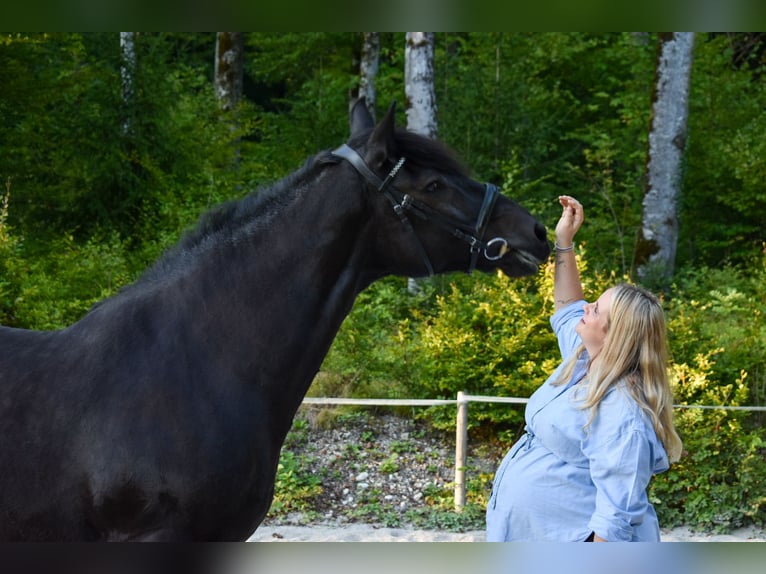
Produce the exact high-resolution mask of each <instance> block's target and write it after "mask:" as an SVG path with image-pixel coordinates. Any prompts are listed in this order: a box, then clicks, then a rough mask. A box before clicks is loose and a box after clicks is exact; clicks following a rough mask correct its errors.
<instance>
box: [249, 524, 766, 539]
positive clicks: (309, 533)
mask: <svg viewBox="0 0 766 574" xmlns="http://www.w3.org/2000/svg"><path fill="white" fill-rule="evenodd" d="M661 536H662V541H663V542H766V531H764V530H761V529H758V528H752V527H750V528H740V529H738V530H734V531H733V532H732V533H730V534H705V533H701V532H692V531H691V530H690V529H689V528H686V527H679V528H673V529H663V530H662V534H661ZM249 542H485V536H484V532H483V531H472V532H445V531H438V530H409V529H405V528H379V527H376V526H374V525H370V524H347V525H343V526H323V525H313V526H262V527H260V528H258V530H256V531H255V534H253V536H252V537H251V538H250V539H249Z"/></svg>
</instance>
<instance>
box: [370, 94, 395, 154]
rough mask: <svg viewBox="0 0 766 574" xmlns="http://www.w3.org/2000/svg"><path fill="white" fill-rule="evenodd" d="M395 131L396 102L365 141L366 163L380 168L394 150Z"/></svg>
mask: <svg viewBox="0 0 766 574" xmlns="http://www.w3.org/2000/svg"><path fill="white" fill-rule="evenodd" d="M395 129H396V102H392V103H391V105H390V106H389V108H388V111H387V112H386V115H385V117H384V118H383V119H382V120H381V122H380V123H379V124H378V125H377V127H376V128H375V129H374V130H373V132H372V134H371V135H370V139H368V140H367V158H366V159H367V162H368V163H369V164H370V165H374V166H377V167H379V166H382V165H383V164H384V163H385V161H386V160H387V159H388V158H389V156H391V155H393V150H394V130H395Z"/></svg>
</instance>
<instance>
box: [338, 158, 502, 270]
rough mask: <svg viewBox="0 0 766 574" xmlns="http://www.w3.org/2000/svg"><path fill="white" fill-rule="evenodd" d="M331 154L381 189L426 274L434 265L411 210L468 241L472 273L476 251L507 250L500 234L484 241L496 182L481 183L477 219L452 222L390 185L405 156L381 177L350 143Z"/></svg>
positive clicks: (488, 253)
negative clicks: (407, 235)
mask: <svg viewBox="0 0 766 574" xmlns="http://www.w3.org/2000/svg"><path fill="white" fill-rule="evenodd" d="M332 154H333V155H335V156H337V157H340V158H343V159H345V160H346V161H348V162H349V163H350V164H351V165H352V166H354V169H356V171H358V172H359V173H360V174H361V175H362V176H363V177H364V178H365V179H366V180H367V181H368V182H369V183H370V184H372V185H373V186H375V188H376V189H377V190H378V191H379V192H380V193H382V194H383V195H385V196H386V197H387V198H388V200H389V202H390V203H391V206H392V207H393V210H394V213H396V215H397V216H398V217H399V220H400V221H401V222H402V224H403V225H404V226H405V227H406V228H407V229H408V230H409V231H410V233H411V234H412V236H413V237H414V238H415V244H416V245H417V246H418V250H419V251H420V257H421V259H422V260H423V263H424V265H425V266H426V269H427V270H428V274H429V275H433V274H434V268H433V265H432V264H431V260H430V258H429V257H428V253H426V250H425V247H423V243H422V242H421V241H420V239H419V238H418V235H417V232H416V231H415V229H414V227H413V226H412V222H411V221H410V219H409V217H408V216H407V215H408V213H413V214H415V215H417V216H418V217H420V218H421V219H424V220H426V221H431V222H433V223H435V224H437V225H439V226H440V227H442V228H444V229H446V230H447V231H449V232H450V233H452V235H454V236H455V237H457V238H458V239H461V240H462V241H465V242H466V243H468V245H469V247H470V255H471V260H470V263H469V265H468V273H471V272H472V271H473V270H474V269H476V263H477V262H478V259H479V254H483V255H484V257H485V258H486V259H487V260H489V261H497V260H498V259H500V258H502V257H503V255H505V254H506V253H507V252H508V251H509V250H510V248H509V247H508V242H507V241H506V240H505V239H503V238H502V237H495V238H493V239H490V240H489V241H487V242H485V241H484V233H485V232H486V230H487V225H488V224H489V219H490V216H491V215H492V210H493V209H494V207H495V202H496V201H497V196H498V195H499V192H498V189H497V186H495V185H492V184H491V183H485V184H484V200H483V201H482V204H481V209H480V210H479V215H478V216H477V218H476V223H475V224H474V225H473V227H471V226H469V225H466V224H463V223H456V222H454V221H453V220H451V219H450V218H448V217H445V216H444V215H442V214H441V213H439V212H438V211H437V210H435V209H434V208H432V207H431V206H429V205H427V204H425V203H423V202H422V201H418V200H417V199H415V198H414V197H412V196H411V195H409V194H407V193H402V192H401V191H399V190H398V189H397V188H396V186H395V185H393V183H392V182H393V180H394V178H395V177H396V174H397V173H399V170H400V169H401V168H402V167H403V166H404V162H405V158H401V159H400V160H399V161H398V162H396V165H395V166H394V167H393V169H392V170H391V171H390V172H389V173H388V175H387V176H386V178H385V179H380V178H379V177H378V176H377V175H376V174H375V173H374V172H373V171H372V170H371V169H370V168H369V166H368V165H367V164H366V163H365V161H364V159H362V156H360V155H359V153H357V151H356V150H354V149H353V148H351V147H350V146H348V145H346V144H343V145H342V146H340V147H339V148H338V149H336V150H334V151H333V152H332ZM494 250H496V252H494V253H493V251H494Z"/></svg>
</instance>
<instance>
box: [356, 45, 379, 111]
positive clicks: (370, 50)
mask: <svg viewBox="0 0 766 574" xmlns="http://www.w3.org/2000/svg"><path fill="white" fill-rule="evenodd" d="M379 64H380V32H365V33H364V42H363V44H362V60H361V62H360V63H359V97H360V98H364V99H365V101H366V102H367V109H368V110H370V115H371V116H372V119H373V120H375V110H376V109H377V105H378V96H377V94H376V92H375V78H376V77H377V75H378V66H379Z"/></svg>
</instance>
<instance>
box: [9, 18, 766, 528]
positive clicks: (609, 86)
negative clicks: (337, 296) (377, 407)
mask: <svg viewBox="0 0 766 574" xmlns="http://www.w3.org/2000/svg"><path fill="white" fill-rule="evenodd" d="M435 38H436V41H435V44H434V46H435V52H434V88H435V94H436V103H437V108H438V115H437V118H438V137H439V138H440V139H442V140H443V141H445V142H446V143H448V144H449V145H451V146H452V147H453V148H454V149H455V150H456V151H457V152H458V154H459V155H460V157H462V158H463V159H464V161H465V162H466V164H468V165H469V166H471V168H472V169H473V172H474V174H475V175H476V177H477V178H479V179H482V180H486V181H491V182H493V183H496V184H497V185H499V186H500V187H501V188H502V189H503V192H504V193H505V194H507V195H509V196H511V197H513V198H514V199H516V200H517V201H519V202H521V203H522V204H523V205H525V206H526V207H527V208H529V209H530V211H532V212H533V213H534V214H535V215H537V216H538V217H539V218H540V219H541V220H542V221H543V222H545V223H547V224H548V225H549V226H551V225H553V224H554V223H555V221H556V220H557V217H558V214H559V207H558V204H557V201H556V198H557V196H558V195H559V194H561V193H566V194H568V195H573V196H575V197H577V198H578V199H580V200H581V201H582V202H583V204H584V206H585V211H586V214H587V218H588V223H587V224H586V225H585V226H584V228H583V230H582V231H581V232H580V234H578V239H579V242H578V257H579V260H580V264H581V266H582V267H583V269H584V273H583V276H584V280H585V288H586V294H587V295H588V296H589V297H593V296H594V295H597V294H598V293H599V292H601V291H602V290H603V289H604V288H606V287H608V286H609V285H611V284H613V283H614V282H616V281H622V280H636V277H635V265H634V260H635V256H636V246H637V244H638V238H639V234H640V227H641V215H642V200H643V197H644V192H645V186H646V167H647V150H648V134H649V131H650V122H651V115H652V113H651V112H652V111H651V101H652V97H653V91H654V89H655V88H654V86H655V73H656V61H657V44H658V38H657V35H656V34H628V33H614V34H587V33H565V34H564V33H438V34H436V36H435ZM215 42H216V35H215V33H195V34H191V33H141V34H137V35H136V37H135V60H133V61H132V66H131V69H130V82H129V84H127V83H126V76H125V54H124V51H123V50H121V48H120V40H119V34H117V33H93V34H74V33H72V34H69V33H56V34H9V33H6V34H3V35H2V36H0V180H1V181H2V184H3V188H2V189H0V323H1V324H3V325H6V326H12V327H20V328H33V329H58V328H62V327H65V326H67V325H69V324H71V323H73V322H74V321H77V320H78V319H79V318H80V317H81V316H82V315H83V314H85V313H86V312H87V311H88V309H89V308H90V306H91V305H92V304H94V303H95V302H96V301H99V300H101V299H103V298H105V297H108V296H109V295H111V294H113V293H114V292H115V291H116V290H118V289H119V288H120V287H121V286H122V285H125V284H127V283H129V282H130V281H132V280H134V279H135V278H136V277H137V276H138V275H139V274H140V273H141V272H142V271H143V270H144V269H145V268H146V267H147V266H148V265H149V264H150V263H151V262H152V261H153V260H155V259H156V258H157V257H158V256H159V255H160V254H161V253H162V251H163V250H165V249H166V248H167V247H169V246H170V245H172V244H173V243H174V242H176V241H177V240H178V238H179V237H180V235H181V234H182V233H183V232H184V230H186V229H188V228H189V227H190V226H193V225H194V222H195V221H196V220H197V218H198V217H199V215H200V214H201V213H202V212H203V211H205V210H206V209H208V208H209V207H211V206H213V205H215V204H216V203H218V202H220V201H223V200H226V199H230V198H239V197H242V196H244V195H245V194H246V193H249V192H251V191H254V190H257V189H259V188H260V187H262V186H265V185H268V184H269V183H271V182H274V181H276V180H278V179H280V178H281V177H283V176H285V175H287V174H288V173H290V172H291V171H293V170H295V169H297V168H298V167H299V166H300V165H302V163H303V161H304V160H305V159H306V158H307V157H308V156H310V155H313V154H315V153H316V152H318V151H319V150H322V149H328V148H333V147H335V146H337V145H338V144H339V143H341V142H343V141H345V138H346V136H347V132H348V119H347V117H348V116H347V114H348V102H349V94H351V93H352V92H354V91H355V90H356V89H357V86H358V83H359V60H360V50H361V47H362V35H361V34H360V33H293V34H291V33H273V34H272V33H248V34H246V35H245V63H244V65H245V74H244V87H243V94H244V97H243V98H242V100H241V101H239V102H238V103H237V105H236V106H234V107H232V108H230V109H224V108H222V106H221V105H220V101H219V99H218V98H217V96H216V94H215V90H214V87H213V79H214V78H213V76H214V53H215ZM380 42H381V45H380V62H379V64H380V65H379V69H378V71H377V75H376V88H377V95H378V102H379V105H380V107H381V110H380V113H381V114H382V111H383V110H384V109H385V108H386V107H387V106H388V104H389V103H390V102H392V101H398V102H400V104H401V105H400V106H399V108H398V110H399V118H400V119H399V122H398V123H399V124H400V125H405V124H406V120H405V118H404V112H405V107H406V106H405V105H404V102H405V93H404V42H405V39H404V33H382V34H381V35H380ZM765 53H766V37H764V35H763V34H758V33H748V34H745V33H742V34H702V33H698V34H697V35H696V40H695V43H694V52H693V66H692V70H691V77H690V90H689V100H688V128H687V134H686V141H685V142H683V149H684V156H683V157H684V159H683V169H682V176H683V177H682V186H681V193H680V196H679V199H678V225H679V237H678V249H677V254H676V259H675V268H674V271H673V275H672V277H671V278H670V279H669V280H667V281H662V282H655V283H653V284H650V285H649V286H650V287H651V288H653V289H654V290H656V291H657V292H658V293H660V294H661V295H662V296H663V301H664V304H665V308H666V312H667V316H668V321H669V330H670V341H671V351H672V357H673V360H672V365H671V368H672V375H673V383H674V387H675V393H676V402H677V404H679V405H708V406H716V405H719V406H723V405H725V406H730V407H731V406H734V407H737V406H743V405H755V406H763V405H764V404H766V323H764V311H765V310H766V281H765V279H766V243H764V241H765V240H764V222H766V189H765V188H764V182H765V181H766V159H765V158H766V81H764V72H766V57H765V55H764V54H765ZM551 311H552V269H551V267H550V266H544V267H543V268H542V269H541V271H540V273H539V274H538V275H536V276H534V277H530V278H524V279H515V280H509V279H507V278H505V277H503V276H500V275H479V274H474V275H471V276H466V275H452V276H448V277H440V278H434V279H431V280H428V281H422V282H420V283H419V292H418V293H417V294H413V293H412V292H411V290H409V289H408V286H407V280H406V278H390V279H386V280H383V281H380V282H378V283H376V284H374V285H373V286H372V287H371V288H369V289H368V290H367V291H365V292H364V293H363V294H362V295H361V296H360V298H359V300H358V301H357V304H356V305H355V307H354V310H353V311H352V313H351V315H350V316H349V317H348V318H347V320H346V322H345V323H344V325H343V327H342V329H341V332H340V333H339V335H338V337H337V339H336V341H335V344H334V345H333V347H332V349H331V351H330V354H329V355H328V357H327V359H326V361H325V364H324V365H323V368H322V371H321V372H320V375H319V376H318V377H317V380H316V381H315V383H314V385H313V386H312V389H311V391H310V394H314V395H322V396H349V397H376V398H451V399H453V398H454V397H455V395H456V394H457V392H458V391H465V392H468V393H470V394H479V395H494V396H517V397H526V396H529V395H530V394H531V392H532V391H533V390H534V389H535V388H536V387H537V386H539V385H540V384H541V383H542V382H543V381H544V380H545V378H546V376H547V373H549V372H550V371H551V370H552V368H553V367H554V366H555V364H556V363H557V361H558V358H557V348H556V344H555V340H554V339H553V336H552V334H551V332H550V328H549V325H548V317H549V316H550V313H551ZM413 415H414V416H417V417H419V418H422V419H423V420H424V421H426V422H427V423H428V424H429V425H430V426H431V427H433V428H434V429H437V430H444V431H445V432H447V431H450V430H453V429H454V412H453V411H452V410H451V409H442V408H432V409H420V410H418V411H417V412H415V413H413ZM676 415H677V424H678V426H679V430H680V433H681V435H682V438H683V439H684V443H685V448H686V452H685V456H684V457H683V459H682V460H681V461H680V462H679V463H678V464H677V465H675V466H674V467H673V468H672V469H671V470H670V471H669V472H667V473H665V474H663V475H660V476H658V477H657V478H656V479H655V480H654V481H653V483H652V485H651V496H652V500H653V502H654V503H655V505H656V507H657V510H658V513H659V514H660V519H661V521H662V522H663V524H665V525H668V526H672V525H674V524H687V525H692V526H696V527H699V528H708V529H717V530H726V529H730V528H733V527H738V526H742V525H748V524H758V525H763V524H764V523H765V522H766V510H765V509H766V486H765V484H764V483H765V482H766V457H765V454H766V445H765V444H764V434H763V422H764V418H763V415H761V414H759V413H757V412H755V413H752V412H750V411H746V410H742V411H740V410H723V409H704V410H703V409H695V408H679V409H677V412H676ZM470 424H471V437H472V438H471V441H472V442H477V441H499V442H500V443H502V444H504V445H506V446H507V445H508V444H510V442H511V441H513V440H514V439H515V438H516V437H517V436H518V434H519V433H520V431H521V428H522V426H523V410H522V409H520V408H516V407H512V408H511V407H508V406H498V405H491V404H476V405H472V406H471V419H470ZM293 470H295V471H296V472H298V471H299V469H298V468H293ZM307 480H308V479H307ZM300 482H301V481H300V480H298V484H299V485H300ZM312 493H313V494H311V495H312V496H314V495H316V490H313V491H312ZM487 494H488V493H487V492H486V484H484V485H476V487H475V490H474V491H472V492H469V506H470V505H473V507H474V508H475V509H480V508H481V507H482V505H483V504H484V502H485V500H486V496H487ZM435 504H438V500H437V499H435Z"/></svg>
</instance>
